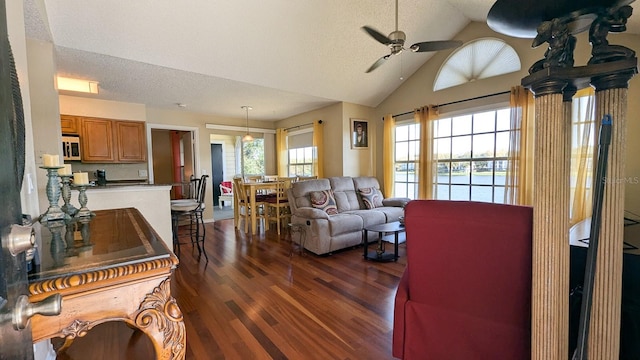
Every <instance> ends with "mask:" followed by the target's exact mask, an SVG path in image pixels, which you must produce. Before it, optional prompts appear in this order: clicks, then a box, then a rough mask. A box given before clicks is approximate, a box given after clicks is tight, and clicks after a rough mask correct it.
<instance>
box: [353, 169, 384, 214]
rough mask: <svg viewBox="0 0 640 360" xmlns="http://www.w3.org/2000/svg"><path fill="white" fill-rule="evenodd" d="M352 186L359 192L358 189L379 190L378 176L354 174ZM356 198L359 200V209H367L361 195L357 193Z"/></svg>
mask: <svg viewBox="0 0 640 360" xmlns="http://www.w3.org/2000/svg"><path fill="white" fill-rule="evenodd" d="M353 186H354V187H355V189H356V191H358V192H359V190H360V189H367V188H374V189H378V190H380V183H379V182H378V178H376V177H373V176H356V177H354V178H353ZM380 196H382V198H384V195H382V192H381V191H380ZM358 200H359V201H360V208H361V209H368V207H367V205H366V204H365V203H364V199H363V198H362V196H360V195H358Z"/></svg>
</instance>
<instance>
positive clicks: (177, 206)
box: [171, 175, 209, 262]
mask: <svg viewBox="0 0 640 360" xmlns="http://www.w3.org/2000/svg"><path fill="white" fill-rule="evenodd" d="M208 177H209V175H202V176H201V177H200V178H199V179H197V178H196V179H191V185H190V198H188V199H179V200H171V228H172V232H173V247H174V250H175V252H176V255H177V256H178V258H180V245H184V244H188V243H189V242H190V243H191V245H192V246H193V245H194V244H195V245H196V247H197V248H198V259H200V256H201V255H202V254H204V257H205V259H206V260H207V262H209V257H208V256H207V251H206V250H205V248H204V238H205V227H204V220H203V218H202V213H203V212H204V209H205V203H204V198H205V193H206V188H207V178H208ZM183 219H187V220H188V221H189V232H188V236H189V242H180V234H179V227H180V226H179V223H180V220H183ZM200 243H202V247H200Z"/></svg>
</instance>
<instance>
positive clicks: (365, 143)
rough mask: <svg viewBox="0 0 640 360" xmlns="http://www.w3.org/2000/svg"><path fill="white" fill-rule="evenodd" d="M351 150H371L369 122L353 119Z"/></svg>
mask: <svg viewBox="0 0 640 360" xmlns="http://www.w3.org/2000/svg"><path fill="white" fill-rule="evenodd" d="M351 148H352V149H368V148H369V122H368V121H366V120H360V119H351Z"/></svg>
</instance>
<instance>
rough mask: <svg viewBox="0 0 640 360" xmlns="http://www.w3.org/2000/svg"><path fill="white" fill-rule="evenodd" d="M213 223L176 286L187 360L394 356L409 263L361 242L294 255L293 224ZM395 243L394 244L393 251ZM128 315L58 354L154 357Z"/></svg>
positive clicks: (184, 260) (184, 261)
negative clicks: (251, 231) (369, 254)
mask: <svg viewBox="0 0 640 360" xmlns="http://www.w3.org/2000/svg"><path fill="white" fill-rule="evenodd" d="M206 227H207V237H206V241H205V242H206V249H207V253H208V255H209V262H208V263H206V262H205V260H204V257H202V259H200V261H198V258H197V251H194V252H192V251H191V246H185V245H183V246H182V254H181V258H180V265H179V267H178V269H177V270H176V272H175V274H174V277H173V279H172V292H173V296H174V297H175V298H176V300H177V302H178V304H179V305H180V307H181V309H182V312H183V314H184V322H185V326H186V331H187V351H186V357H187V359H393V357H392V356H391V337H392V332H393V301H394V297H395V292H396V287H397V285H398V282H399V280H400V277H401V275H402V272H403V271H404V268H405V264H406V257H405V254H406V252H405V246H404V244H401V245H400V251H399V252H400V255H401V256H400V259H399V260H398V262H390V263H376V262H371V261H365V260H363V257H362V247H357V248H355V249H348V250H345V251H340V252H337V253H334V254H333V255H330V256H316V255H313V254H311V253H305V254H304V255H300V253H299V252H298V248H297V245H295V250H294V252H293V254H292V255H291V256H290V253H291V245H290V242H289V237H288V234H287V232H286V231H285V232H283V233H282V235H281V236H280V237H278V235H277V233H276V231H274V230H273V229H272V230H270V231H268V232H267V233H266V235H265V233H264V232H262V233H261V234H258V235H254V236H251V235H245V234H244V233H243V232H241V231H240V232H236V231H234V228H233V220H220V221H217V222H215V223H209V224H207V225H206ZM390 248H391V249H392V246H389V244H387V249H390ZM139 335H140V333H139V332H137V331H133V330H132V329H130V328H128V327H127V326H126V325H124V324H123V323H107V324H103V325H100V326H97V327H95V328H94V329H93V330H91V331H90V332H89V333H88V334H87V336H85V337H84V338H79V339H76V341H75V342H74V343H73V345H72V346H71V347H70V348H69V349H68V350H67V351H66V353H65V354H61V355H59V356H58V359H145V358H152V357H153V356H152V355H151V354H152V352H153V350H152V347H151V345H150V342H149V341H148V339H146V337H145V336H139Z"/></svg>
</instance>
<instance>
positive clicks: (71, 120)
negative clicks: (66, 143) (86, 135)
mask: <svg viewBox="0 0 640 360" xmlns="http://www.w3.org/2000/svg"><path fill="white" fill-rule="evenodd" d="M60 127H61V128H62V134H63V135H79V134H80V120H79V119H78V116H73V115H60Z"/></svg>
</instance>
